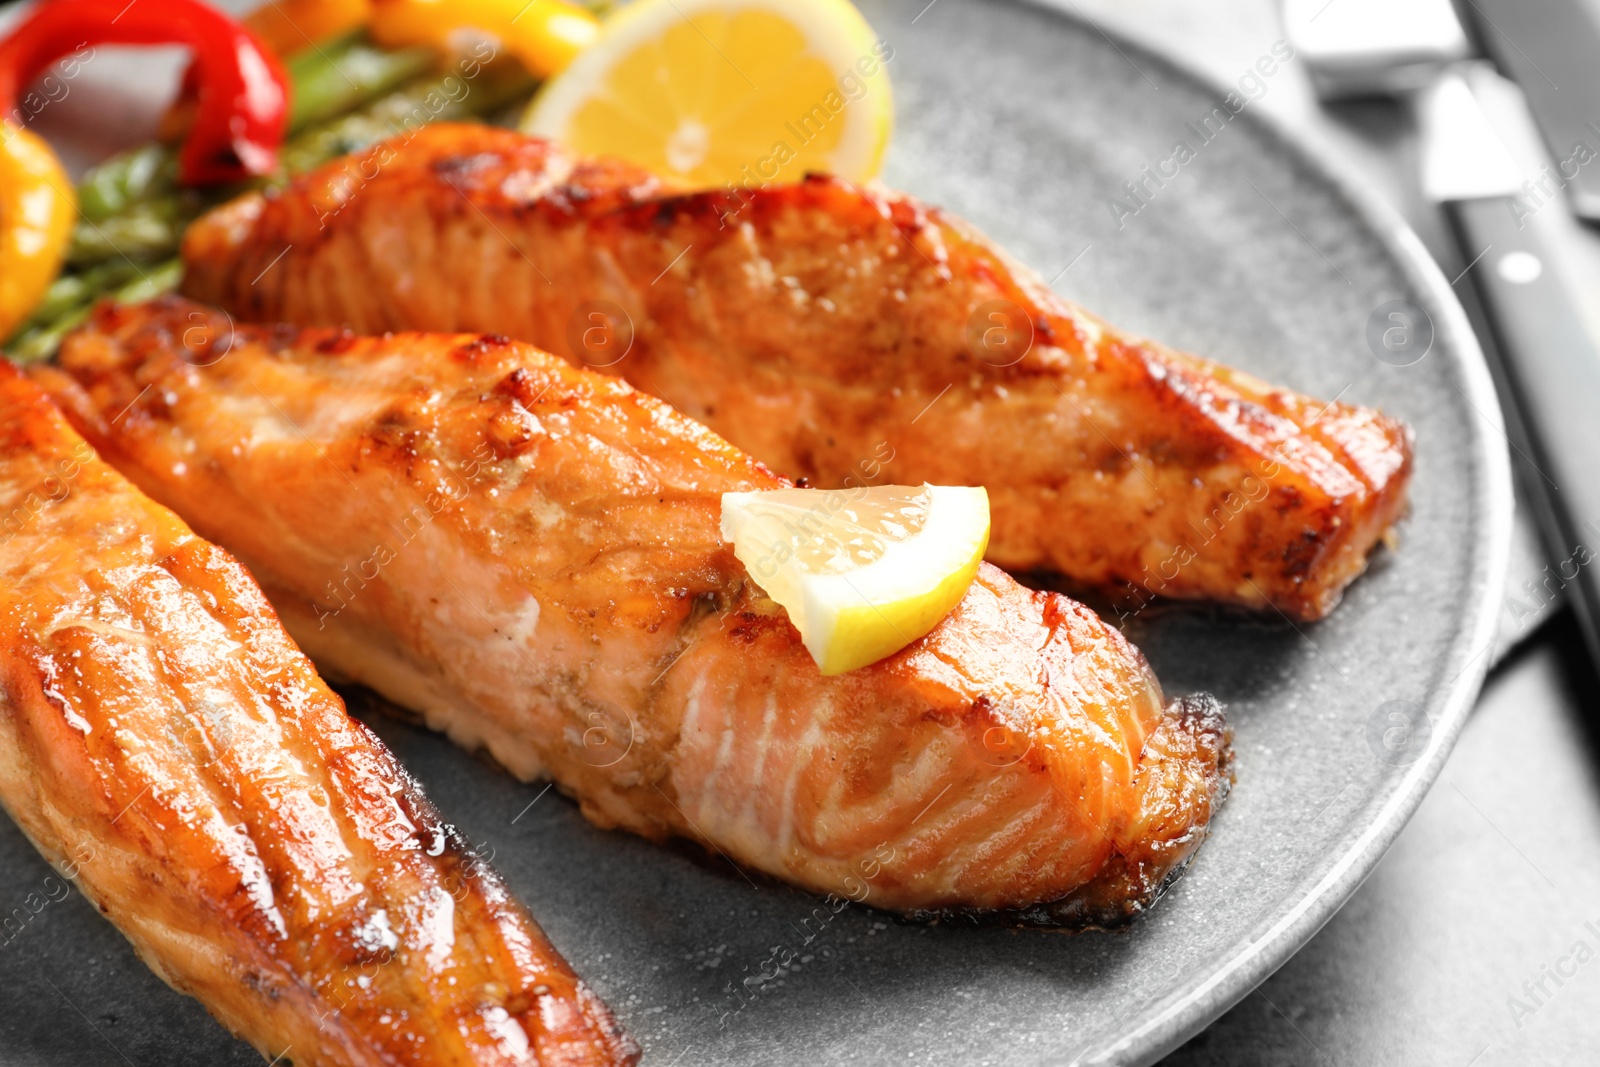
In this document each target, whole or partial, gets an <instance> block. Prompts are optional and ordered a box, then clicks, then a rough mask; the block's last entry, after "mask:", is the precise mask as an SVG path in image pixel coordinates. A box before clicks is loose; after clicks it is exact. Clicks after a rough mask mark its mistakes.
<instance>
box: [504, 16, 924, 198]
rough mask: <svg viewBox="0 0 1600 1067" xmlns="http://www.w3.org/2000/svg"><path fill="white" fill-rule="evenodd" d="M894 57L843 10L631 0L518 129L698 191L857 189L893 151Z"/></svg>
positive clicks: (534, 105) (545, 91) (550, 87)
mask: <svg viewBox="0 0 1600 1067" xmlns="http://www.w3.org/2000/svg"><path fill="white" fill-rule="evenodd" d="M893 56H894V50H893V48H892V47H891V46H890V45H889V44H888V42H886V41H882V40H879V39H878V38H877V37H876V36H875V35H874V34H873V32H872V29H871V27H869V26H868V25H867V22H866V20H865V19H864V18H862V17H861V13H860V12H859V11H857V10H856V9H855V7H853V6H852V5H851V4H850V3H849V2H848V0H634V2H633V3H630V4H628V5H627V6H625V7H623V8H621V9H620V10H619V11H617V12H616V14H614V15H612V16H611V17H610V18H608V19H607V20H606V22H605V23H604V24H603V25H602V26H601V30H600V35H599V38H598V39H597V40H596V41H595V42H594V43H593V44H591V45H590V46H589V47H588V48H586V49H585V50H584V51H583V52H582V53H581V54H580V55H579V56H578V58H577V59H576V60H574V61H573V63H572V65H571V66H569V67H567V68H566V70H564V71H563V72H562V73H561V74H560V75H558V76H557V77H555V78H554V79H552V80H551V81H550V82H549V83H548V84H546V85H545V87H544V89H543V90H542V91H541V92H540V93H539V95H538V96H537V97H536V98H535V99H534V100H533V102H532V103H531V104H530V105H529V107H528V111H527V113H526V114H525V115H524V116H523V119H522V124H521V128H522V130H523V132H525V133H533V134H538V135H539V136H542V137H550V138H554V139H556V140H560V141H564V142H566V143H567V144H569V145H571V146H572V147H573V148H576V149H577V150H579V151H580V152H584V153H588V154H591V155H605V156H615V157H618V158H621V159H626V160H630V161H632V162H634V163H638V164H640V165H641V166H644V167H646V168H648V169H650V170H652V171H654V172H655V173H657V174H661V175H664V176H667V177H670V178H673V179H676V180H677V181H678V182H680V183H683V184H687V185H692V186H697V187H712V186H723V185H730V184H731V185H734V186H749V187H755V186H759V185H762V184H764V183H768V182H784V181H797V180H799V179H800V178H802V177H803V176H804V175H805V174H806V173H807V172H808V171H821V172H826V173H830V174H835V175H838V176H839V177H842V178H846V179H849V180H851V181H861V180H864V179H866V178H870V177H872V176H873V175H875V174H877V172H878V168H879V166H880V165H881V163H882V160H883V152H884V148H885V147H886V146H887V145H888V143H889V131H890V128H891V126H892V125H893V118H894V106H893V103H892V101H891V99H890V93H889V75H888V72H887V71H886V70H885V69H884V68H885V64H886V63H888V62H889V60H891V59H892V58H893Z"/></svg>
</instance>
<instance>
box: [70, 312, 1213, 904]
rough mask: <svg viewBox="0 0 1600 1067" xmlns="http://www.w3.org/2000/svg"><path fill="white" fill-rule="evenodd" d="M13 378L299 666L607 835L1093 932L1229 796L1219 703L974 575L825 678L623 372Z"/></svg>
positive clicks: (166, 326)
mask: <svg viewBox="0 0 1600 1067" xmlns="http://www.w3.org/2000/svg"><path fill="white" fill-rule="evenodd" d="M40 373H41V376H42V378H43V379H44V380H45V381H46V382H47V383H48V384H49V385H50V388H51V389H52V391H53V392H54V393H55V395H56V396H57V397H58V398H59V399H60V401H61V403H62V404H63V405H64V406H65V407H66V409H67V410H68V411H70V412H71V414H72V417H73V418H74V420H75V421H76V422H77V423H78V424H79V425H80V426H81V427H82V428H83V430H84V432H85V433H86V434H87V435H88V436H89V438H90V439H91V440H92V441H94V442H95V444H96V446H97V447H99V448H100V449H101V450H102V452H103V453H104V454H105V455H106V456H107V457H108V458H109V459H110V460H111V462H113V463H114V464H116V465H117V466H118V467H119V468H121V469H122V470H124V471H125V472H126V473H127V474H128V476H129V477H130V478H132V479H133V480H134V481H135V482H136V483H138V484H139V485H140V486H141V487H142V488H143V489H144V490H145V491H147V492H149V493H150V494H151V495H153V496H154V497H155V498H156V499H158V500H161V501H162V502H164V503H165V504H167V505H168V506H170V507H172V508H174V509H175V510H177V511H178V512H179V513H180V514H182V515H184V516H186V517H188V518H189V519H190V521H192V522H193V523H194V524H195V526H196V528H197V529H198V530H199V531H201V532H202V533H203V534H205V535H206V536H209V537H214V538H216V539H217V540H218V541H220V542H221V543H223V544H225V545H226V546H227V547H228V548H229V549H230V550H231V551H233V552H235V553H236V554H237V555H238V556H239V558H240V559H241V560H243V561H245V562H246V563H247V564H248V565H249V567H250V568H251V570H252V571H253V572H254V573H255V575H256V576H257V577H258V579H260V580H261V582H262V584H263V586H264V587H265V589H266V591H267V593H268V595H269V596H271V597H272V598H273V602H274V603H275V604H276V606H277V608H278V610H279V612H280V614H281V615H282V617H283V618H284V620H285V622H286V624H287V625H288V627H289V629H290V631H291V632H292V633H293V634H294V635H295V637H296V639H297V640H298V641H299V642H300V644H301V647H303V648H305V649H306V650H307V651H308V652H309V653H310V654H311V655H312V657H313V658H314V659H316V660H317V662H318V663H319V665H321V666H322V667H323V669H324V670H327V671H329V672H330V673H331V674H333V675H337V676H340V677H344V678H349V679H354V680H356V681H359V682H362V683H364V684H366V685H368V686H371V687H372V688H374V689H376V690H377V691H379V692H380V693H382V694H384V695H385V696H387V697H389V698H390V699H391V700H394V701H395V702H397V703H399V704H402V705H404V706H407V707H410V708H414V709H417V710H419V711H420V712H421V713H422V714H423V715H424V716H425V717H426V718H427V721H428V722H429V723H430V724H431V725H433V726H434V727H435V728H436V729H440V730H444V731H447V732H448V733H449V734H450V736H451V737H453V738H454V739H456V740H457V741H458V742H460V743H462V744H464V745H467V746H469V747H474V748H477V747H486V748H487V749H488V751H489V752H490V753H492V754H493V756H494V757H495V758H496V759H497V760H499V762H500V763H502V764H504V765H505V766H506V767H507V768H509V769H510V770H511V771H512V772H514V773H515V774H517V775H518V776H520V777H522V778H529V779H531V778H535V777H549V778H551V779H553V780H554V781H555V782H556V783H557V784H558V785H559V786H560V787H561V788H562V789H563V790H564V791H566V792H567V793H568V794H570V795H572V796H574V797H576V798H577V799H578V801H579V803H580V804H581V805H582V810H583V811H584V813H585V814H586V815H587V816H588V817H589V818H590V819H591V820H592V821H594V822H596V823H597V824H599V825H601V826H607V827H622V828H626V829H628V830H631V831H633V832H635V833H639V834H642V835H644V836H646V837H649V838H653V839H661V838H666V837H671V836H678V837H683V838H688V839H691V840H694V841H699V842H701V843H703V844H704V845H706V846H709V847H710V848H713V849H716V850H718V851H720V852H721V853H722V854H723V855H725V856H727V857H729V858H730V859H732V860H733V861H735V862H736V863H738V864H742V865H744V866H747V867H749V868H753V869H757V870H760V871H764V872H766V873H768V874H771V875H774V876H776V877H779V878H783V879H787V880H789V881H791V882H794V883H796V884H799V885H801V886H804V887H806V888H809V889H812V890H814V891H817V892H825V893H835V894H838V895H840V896H843V897H848V898H850V899H854V900H860V901H866V902H868V903H871V904H875V905H878V906H880V907H884V908H890V909H895V910H899V911H902V912H906V913H912V914H925V913H934V912H949V911H964V912H968V913H978V912H983V913H986V914H1002V915H1009V916H1013V917H1015V916H1018V915H1020V916H1021V917H1023V918H1025V919H1027V920H1029V921H1037V922H1041V923H1056V924H1062V925H1084V924H1092V923H1102V924H1104V923H1114V922H1119V921H1123V920H1125V919H1127V918H1129V917H1130V916H1133V915H1136V914H1138V913H1139V912H1141V911H1142V910H1144V909H1145V908H1146V907H1147V906H1148V905H1149V904H1150V902H1151V901H1153V900H1154V899H1155V897H1156V896H1157V895H1158V894H1159V893H1160V891H1161V890H1162V888H1163V887H1164V886H1165V885H1166V884H1168V882H1170V880H1171V879H1172V878H1173V877H1174V876H1175V875H1176V874H1177V873H1178V872H1179V871H1181V870H1182V869H1183V866H1184V865H1185V864H1186V863H1187V862H1188V860H1189V859H1190V857H1191V856H1192V855H1193V854H1194V851H1195V849H1196V848H1197V847H1198V846H1199V844H1200V842H1201V841H1202V839H1203V838H1204V837H1205V833H1206V828H1207V826H1208V825H1209V823H1210V820H1211V818H1212V814H1213V812H1214V811H1215V810H1216V808H1217V806H1218V804H1219V803H1220V802H1221V800H1222V797H1223V795H1224V793H1225V791H1226V788H1227V783H1228V764H1229V749H1228V738H1227V728H1226V726H1225V724H1224V722H1223V719H1222V717H1221V715H1220V712H1219V710H1218V708H1217V705H1216V703H1215V702H1214V701H1212V700H1210V699H1209V698H1204V697H1192V698H1185V699H1180V700H1174V701H1172V702H1170V703H1168V702H1166V701H1165V700H1164V699H1163V696H1162V693H1161V689H1160V687H1159V686H1158V685H1157V683H1156V680H1155V678H1154V677H1153V675H1152V674H1151V672H1150V670H1149V668H1148V666H1147V665H1146V663H1145V661H1144V658H1143V657H1142V656H1141V655H1140V654H1139V653H1138V651H1137V650H1135V649H1134V648H1133V647H1132V646H1130V645H1129V644H1128V643H1127V641H1125V640H1124V639H1123V638H1122V636H1121V635H1120V634H1119V633H1118V632H1117V631H1116V630H1114V629H1112V628H1110V627H1108V626H1106V625H1105V624H1104V623H1103V622H1102V621H1101V620H1100V619H1099V618H1098V617H1096V616H1095V615H1094V614H1093V613H1092V612H1090V611H1088V610H1087V609H1086V608H1084V607H1083V606H1081V605H1079V604H1077V603H1074V602H1073V601H1071V600H1069V599H1067V598H1066V597H1064V596H1061V595H1059V594H1055V593H1040V592H1031V591H1029V590H1027V589H1024V588H1023V587H1021V586H1019V585H1018V584H1017V583H1016V582H1015V581H1013V580H1012V579H1010V578H1009V577H1007V576H1006V575H1005V574H1004V573H1003V572H1001V571H999V570H997V569H996V568H994V567H992V566H989V565H987V564H986V565H984V567H983V568H982V570H981V571H980V573H979V575H978V578H977V580H976V582H975V583H974V584H973V585H972V587H971V589H970V590H969V591H968V593H967V594H966V597H965V599H964V600H963V601H962V602H961V603H960V604H959V605H958V606H957V607H956V609H955V610H954V611H953V612H952V613H951V614H950V615H949V616H948V617H947V618H946V619H945V620H944V621H943V622H941V623H940V624H939V625H938V626H937V627H936V628H935V629H934V630H933V631H932V632H931V633H929V634H928V635H926V636H925V637H923V638H921V639H919V640H917V641H915V642H913V643H912V644H910V645H909V646H907V647H906V648H905V649H903V650H901V651H900V652H898V653H896V654H894V655H892V656H890V657H889V658H887V659H885V660H882V661H880V662H878V663H876V664H873V665H871V666H869V667H866V668H862V669H860V670H856V671H852V672H849V673H847V674H844V675H840V676H837V677H823V676H822V675H821V674H820V673H819V672H818V670H817V667H816V665H815V664H814V663H813V662H812V659H811V657H810V655H809V654H808V653H807V652H806V650H805V648H804V646H803V645H802V644H801V641H800V637H799V635H798V633H796V631H795V630H794V628H793V627H792V626H791V625H790V624H789V621H788V619H787V618H786V616H785V615H784V613H783V611H782V609H781V608H779V607H778V606H777V605H776V604H774V603H773V602H772V601H770V600H769V599H767V598H766V596H765V595H764V594H763V593H762V592H761V589H760V587H759V586H758V585H757V584H756V583H755V582H753V581H752V580H751V578H750V577H749V576H748V575H747V574H746V573H745V571H744V568H743V566H742V565H741V564H740V563H739V562H738V560H737V559H736V558H735V557H734V554H733V551H732V548H731V546H729V545H726V544H724V543H723V542H722V541H721V539H720V537H719V536H718V518H719V511H720V500H721V495H722V494H723V493H724V492H728V491H736V490H752V489H763V488H777V487H783V486H787V485H789V484H790V483H789V482H788V481H787V480H785V479H783V478H781V477H779V476H777V475H775V474H773V473H772V472H771V471H769V470H768V469H767V468H766V467H764V466H763V465H761V464H760V463H758V462H756V461H755V460H753V459H751V458H750V457H749V456H747V455H745V454H744V453H742V452H740V451H738V450H737V449H735V448H733V447H732V446H730V445H729V444H727V443H726V442H724V441H723V440H721V439H720V438H718V437H717V436H716V435H715V434H713V433H712V432H711V431H709V430H707V429H706V428H705V427H703V426H701V425H699V424H697V423H695V422H693V421H692V420H690V419H688V418H685V417H684V416H682V415H681V414H679V413H678V412H676V411H674V410H673V409H672V408H670V407H669V406H668V405H667V404H665V403H663V402H662V401H660V400H658V399H656V398H654V397H652V396H649V395H647V394H645V393H643V392H641V391H638V390H636V389H634V388H632V387H631V386H629V385H628V384H627V383H626V382H624V381H622V380H620V379H618V378H615V377H609V376H605V375H600V374H596V373H593V372H590V371H586V370H581V369H578V368H574V367H572V366H570V365H569V364H567V363H566V362H564V361H563V360H561V359H559V358H557V357H555V356H552V355H550V354H548V353H544V352H541V351H539V350H537V349H535V348H533V347H531V346H529V345H525V344H521V343H516V342H511V341H508V340H506V339H505V338H503V337H493V336H481V335H435V334H414V333H402V334H394V335H390V336H386V337H372V338H368V337H358V336H355V335H353V334H349V333H344V332H341V331H338V330H331V329H324V330H307V331H299V330H295V329H292V328H287V327H251V326H245V325H238V326H235V325H234V324H232V323H231V322H230V320H229V319H228V318H227V317H226V316H224V315H223V314H221V313H217V312H212V311H209V310H207V309H204V308H201V307H198V306H196V305H192V304H185V303H182V302H172V301H168V302H163V303H159V304H155V305H148V306H142V307H121V308H112V307H105V308H102V309H100V310H99V311H98V312H97V314H96V315H95V316H94V317H93V319H92V320H91V322H90V323H89V324H88V325H87V326H86V328H85V329H83V330H82V331H80V332H78V333H76V334H74V335H73V336H71V337H70V338H68V339H67V341H66V343H65V345H64V346H63V348H62V352H61V367H60V369H59V370H58V369H48V370H44V371H42V372H40Z"/></svg>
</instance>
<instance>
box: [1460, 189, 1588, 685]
mask: <svg viewBox="0 0 1600 1067" xmlns="http://www.w3.org/2000/svg"><path fill="white" fill-rule="evenodd" d="M1445 210H1446V214H1447V215H1448V216H1449V217H1450V222H1451V225H1452V226H1453V227H1454V228H1455V231H1456V236H1457V237H1458V238H1459V239H1460V242H1461V248H1462V250H1463V252H1464V253H1465V255H1466V256H1467V257H1469V258H1471V257H1475V256H1476V257H1479V258H1478V259H1477V261H1476V263H1474V264H1473V266H1472V267H1471V268H1470V270H1469V273H1470V274H1471V276H1472V281H1473V287H1474V289H1475V290H1476V291H1477V294H1478V297H1479V299H1480V301H1481V302H1482V304H1483V307H1484V312H1485V314H1486V316H1487V318H1488V321H1489V328H1490V331H1491V332H1492V333H1493V335H1494V336H1493V339H1492V340H1493V342H1494V343H1493V344H1490V345H1485V346H1484V347H1485V348H1486V349H1488V350H1489V351H1490V353H1491V358H1494V359H1496V360H1497V363H1498V367H1497V369H1498V371H1499V373H1500V377H1501V379H1502V381H1504V383H1505V384H1506V385H1507V386H1509V388H1510V392H1511V396H1510V397H1509V399H1510V400H1511V402H1512V403H1513V404H1515V406H1516V409H1517V414H1518V415H1519V416H1520V420H1519V421H1520V422H1521V423H1522V425H1523V426H1524V428H1525V429H1526V431H1527V435H1528V442H1529V446H1530V449H1531V452H1532V455H1530V456H1526V457H1524V458H1526V459H1527V460H1528V461H1529V462H1530V464H1531V466H1532V467H1533V470H1532V472H1531V477H1530V478H1529V479H1528V481H1529V483H1530V484H1529V485H1528V487H1527V488H1528V489H1529V495H1530V496H1532V497H1533V498H1534V508H1535V510H1536V511H1537V512H1538V515H1537V518H1538V520H1539V527H1540V531H1541V533H1542V534H1543V535H1544V542H1545V549H1546V551H1547V553H1548V554H1549V557H1550V567H1549V569H1548V572H1547V573H1548V574H1550V575H1553V576H1554V579H1555V581H1556V582H1559V583H1560V588H1562V589H1563V590H1564V591H1565V592H1566V594H1567V596H1568V598H1569V601H1570V602H1571V603H1572V605H1573V607H1574V609H1575V610H1576V611H1577V614H1578V621H1579V623H1580V624H1581V626H1582V628H1583V633H1584V637H1585V639H1586V641H1587V643H1588V646H1589V655H1590V659H1591V661H1592V662H1593V663H1594V664H1595V665H1596V666H1600V350H1597V349H1596V347H1595V343H1594V341H1593V339H1592V338H1591V337H1590V334H1589V331H1588V330H1587V328H1586V327H1585V326H1584V323H1583V320H1582V318H1581V317H1580V316H1579V314H1578V310H1577V307H1576V306H1575V305H1574V304H1573V302H1572V300H1571V298H1570V296H1569V295H1568V294H1567V291H1566V289H1565V288H1564V287H1563V285H1562V283H1561V279H1560V277H1559V276H1558V275H1557V273H1556V270H1555V262H1554V261H1553V260H1552V259H1551V258H1550V257H1549V256H1548V254H1547V253H1546V251H1545V249H1544V248H1543V246H1542V244H1541V242H1539V241H1538V240H1537V238H1536V237H1535V235H1534V232H1533V230H1532V229H1524V228H1520V227H1519V225H1518V221H1517V218H1516V216H1515V215H1514V214H1513V213H1512V210H1511V202H1510V201H1509V200H1507V199H1502V198H1495V199H1483V200H1462V201H1456V202H1453V203H1449V204H1446V205H1445ZM1554 591H1555V590H1551V592H1554ZM1510 592H1511V593H1512V594H1513V595H1518V594H1519V593H1520V591H1519V590H1510Z"/></svg>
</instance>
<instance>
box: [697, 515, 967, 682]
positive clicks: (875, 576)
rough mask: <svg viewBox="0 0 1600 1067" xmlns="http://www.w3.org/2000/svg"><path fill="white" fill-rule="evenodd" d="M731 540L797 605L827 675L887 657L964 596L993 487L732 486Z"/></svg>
mask: <svg viewBox="0 0 1600 1067" xmlns="http://www.w3.org/2000/svg"><path fill="white" fill-rule="evenodd" d="M722 539H723V540H724V541H727V542H729V543H731V544H732V545H733V554H734V555H735V556H737V557H738V558H739V562H741V563H743V564H744V566H745V569H746V570H747V571H749V572H750V576H751V577H752V578H754V579H755V580H756V582H757V584H759V585H760V586H761V588H762V589H763V590H764V591H765V592H766V594H767V595H768V596H770V597H771V598H772V599H773V600H775V601H777V602H778V603H779V604H780V605H782V607H783V608H784V610H785V611H787V612H788V613H789V621H790V622H792V623H794V627H795V629H797V630H799V631H800V637H801V638H802V640H804V642H805V646H806V649H807V651H809V652H810V653H811V658H812V659H814V660H816V661H817V666H818V667H820V668H821V669H822V673H823V674H843V673H844V672H845V671H852V670H855V669H856V668H857V667H865V666H866V665H867V664H869V663H876V662H877V661H878V660H880V659H883V658H884V657H885V656H888V655H891V654H893V653H895V652H898V651H899V650H900V649H902V648H904V647H905V646H907V645H909V644H910V643H911V642H913V641H915V640H916V639H917V638H919V637H921V636H922V635H923V634H925V633H927V632H928V631H929V630H931V629H933V628H934V627H935V626H937V625H938V624H939V620H940V619H943V618H944V617H945V616H946V615H948V614H949V613H950V610H951V609H952V608H954V607H955V606H956V605H957V604H958V603H960V601H961V598H962V597H963V596H965V595H966V592H967V587H968V586H969V585H971V584H972V579H973V577H974V576H975V575H976V574H977V573H978V563H979V562H980V561H981V560H982V559H983V553H984V550H985V549H986V548H987V547H988V545H989V494H988V493H986V492H985V491H984V490H982V489H968V488H963V487H956V486H943V485H917V486H908V485H880V486H861V487H858V488H855V489H831V490H821V489H774V490H769V491H767V492H758V493H724V494H722Z"/></svg>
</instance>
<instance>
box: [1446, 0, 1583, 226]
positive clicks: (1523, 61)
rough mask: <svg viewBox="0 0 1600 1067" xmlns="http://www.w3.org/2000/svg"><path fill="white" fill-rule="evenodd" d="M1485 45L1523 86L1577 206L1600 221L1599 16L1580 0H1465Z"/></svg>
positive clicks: (1559, 174)
mask: <svg viewBox="0 0 1600 1067" xmlns="http://www.w3.org/2000/svg"><path fill="white" fill-rule="evenodd" d="M1463 2H1464V4H1465V6H1466V14H1467V16H1468V17H1469V18H1470V20H1471V21H1472V23H1473V25H1474V27H1475V28H1476V29H1477V31H1478V36H1479V39H1480V40H1481V41H1482V43H1483V46H1484V48H1485V49H1486V50H1487V51H1488V53H1489V55H1490V56H1492V57H1493V58H1494V60H1495V62H1496V63H1497V64H1498V65H1499V67H1500V69H1501V70H1502V71H1504V72H1505V73H1507V74H1509V75H1510V76H1511V77H1512V78H1514V79H1515V80H1516V81H1517V83H1518V84H1519V85H1520V86H1521V87H1522V91H1523V93H1524V94H1526V96H1527V98H1528V106H1529V107H1530V108H1532V110H1533V114H1534V118H1535V120H1536V121H1537V122H1538V125H1539V131H1540V133H1542V134H1543V135H1544V140H1545V144H1546V145H1547V146H1548V147H1549V149H1550V154H1551V156H1552V157H1553V158H1554V166H1553V167H1552V168H1551V172H1552V174H1553V176H1554V180H1555V181H1557V182H1558V183H1559V184H1561V185H1563V186H1565V188H1566V193H1567V198H1568V200H1569V201H1570V202H1571V204H1572V209H1573V211H1574V212H1575V213H1576V214H1577V215H1578V216H1579V217H1580V218H1583V219H1585V220H1587V221H1589V222H1600V61H1597V57H1600V21H1597V16H1596V14H1595V13H1594V12H1593V11H1592V10H1591V9H1590V8H1589V7H1588V5H1587V4H1585V3H1583V2H1582V0H1536V2H1535V0H1463Z"/></svg>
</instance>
